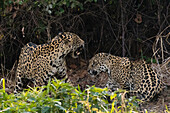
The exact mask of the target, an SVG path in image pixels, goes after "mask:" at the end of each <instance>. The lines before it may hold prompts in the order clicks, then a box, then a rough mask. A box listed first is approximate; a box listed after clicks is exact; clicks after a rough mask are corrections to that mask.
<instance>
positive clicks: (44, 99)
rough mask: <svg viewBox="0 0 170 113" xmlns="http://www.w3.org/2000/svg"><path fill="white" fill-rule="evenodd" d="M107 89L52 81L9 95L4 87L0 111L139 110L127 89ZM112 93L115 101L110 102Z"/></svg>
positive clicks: (109, 112) (98, 112)
mask: <svg viewBox="0 0 170 113" xmlns="http://www.w3.org/2000/svg"><path fill="white" fill-rule="evenodd" d="M107 91H108V89H107V88H104V89H101V88H96V87H94V86H92V87H89V88H87V89H85V90H84V91H81V90H80V87H79V86H78V87H77V88H75V87H72V86H71V85H70V84H68V83H63V82H61V81H59V80H55V81H51V82H50V81H49V83H48V85H47V86H42V87H40V88H35V89H27V90H25V91H23V92H21V93H20V94H17V95H14V94H7V93H6V92H5V90H4V89H0V103H1V104H0V112H6V113H13V112H27V113H29V112H30V113H32V112H39V113H55V112H56V113H62V112H66V113H70V112H71V113H82V112H85V113H102V112H104V113H112V112H121V111H125V112H131V111H134V110H136V108H137V106H138V105H137V104H136V102H135V101H136V99H135V98H131V99H128V100H127V99H125V98H124V95H125V93H126V91H124V90H120V91H116V92H114V93H112V94H108V93H107ZM108 96H110V99H111V100H112V103H109V102H108V100H107V97H108ZM117 103H119V104H120V106H118V105H117ZM125 103H126V105H125Z"/></svg>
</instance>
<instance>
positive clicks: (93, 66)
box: [88, 53, 162, 102]
mask: <svg viewBox="0 0 170 113" xmlns="http://www.w3.org/2000/svg"><path fill="white" fill-rule="evenodd" d="M88 72H89V74H90V75H91V76H93V77H96V76H97V75H99V74H100V73H101V72H102V73H103V72H105V73H107V74H108V76H109V79H108V81H107V83H106V86H105V87H108V88H109V89H112V88H113V87H112V84H113V83H114V82H115V81H116V82H117V84H119V85H120V87H121V88H123V89H127V90H128V91H129V92H130V93H129V94H131V95H136V96H137V97H138V98H139V99H141V100H142V101H143V102H144V101H150V100H151V99H152V98H153V97H154V96H155V95H156V94H158V93H160V92H161V90H162V81H161V79H160V77H159V75H158V74H157V73H156V72H155V71H154V70H153V69H152V68H151V65H150V64H147V63H146V62H145V61H142V60H141V61H130V60H129V58H127V57H118V56H114V55H111V54H108V53H98V54H96V55H95V56H94V57H92V58H91V59H90V60H89V66H88ZM113 86H114V85H113Z"/></svg>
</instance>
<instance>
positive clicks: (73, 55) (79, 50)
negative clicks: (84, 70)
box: [72, 46, 83, 58]
mask: <svg viewBox="0 0 170 113" xmlns="http://www.w3.org/2000/svg"><path fill="white" fill-rule="evenodd" d="M82 51H83V46H80V47H79V48H77V50H75V51H73V52H72V57H73V58H77V57H78V56H79V55H80V54H81V52H82Z"/></svg>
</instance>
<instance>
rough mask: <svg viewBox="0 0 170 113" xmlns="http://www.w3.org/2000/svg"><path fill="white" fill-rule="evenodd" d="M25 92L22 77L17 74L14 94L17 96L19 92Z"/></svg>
mask: <svg viewBox="0 0 170 113" xmlns="http://www.w3.org/2000/svg"><path fill="white" fill-rule="evenodd" d="M22 90H23V82H22V75H21V74H20V73H17V77H16V82H15V87H14V94H17V93H18V91H22Z"/></svg>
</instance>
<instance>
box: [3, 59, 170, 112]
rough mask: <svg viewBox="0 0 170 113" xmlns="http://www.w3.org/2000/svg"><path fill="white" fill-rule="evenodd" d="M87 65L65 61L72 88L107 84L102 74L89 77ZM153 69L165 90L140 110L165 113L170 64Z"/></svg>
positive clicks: (169, 103)
mask: <svg viewBox="0 0 170 113" xmlns="http://www.w3.org/2000/svg"><path fill="white" fill-rule="evenodd" d="M87 65H88V62H87V61H85V60H83V59H80V58H79V59H72V58H71V59H68V60H67V66H68V75H69V78H70V80H71V82H72V84H73V85H74V86H77V85H78V84H79V86H80V87H81V89H82V90H83V89H85V88H87V85H89V86H92V85H95V86H96V87H101V88H103V87H104V86H105V84H106V82H107V79H108V75H107V74H105V73H102V74H100V75H99V76H97V77H95V78H94V77H90V76H89V75H88V72H87ZM160 67H161V68H160ZM153 68H154V69H155V70H159V71H160V72H159V73H160V74H161V77H162V79H163V83H164V85H165V88H164V90H163V91H162V92H161V94H160V95H158V96H156V97H155V98H154V99H153V100H152V101H151V102H147V103H145V105H142V106H141V108H142V110H147V111H149V112H156V113H162V112H163V111H164V113H166V112H165V110H166V108H165V105H167V107H168V109H169V110H170V63H167V64H164V65H160V66H158V65H153ZM15 70H16V66H14V68H13V69H12V70H11V71H10V73H11V75H13V76H14V75H15ZM1 76H2V75H0V78H1ZM12 79H14V78H12ZM11 85H13V83H11V82H7V84H6V88H7V89H8V88H9V86H11ZM0 88H2V86H0ZM7 91H8V92H9V93H10V92H12V90H11V89H8V90H7Z"/></svg>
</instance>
